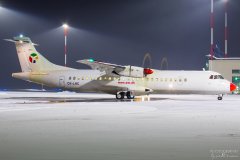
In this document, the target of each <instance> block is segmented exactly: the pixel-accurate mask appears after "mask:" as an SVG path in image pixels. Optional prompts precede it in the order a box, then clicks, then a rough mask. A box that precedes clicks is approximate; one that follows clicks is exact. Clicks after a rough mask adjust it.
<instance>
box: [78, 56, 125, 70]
mask: <svg viewBox="0 0 240 160" xmlns="http://www.w3.org/2000/svg"><path fill="white" fill-rule="evenodd" d="M77 62H78V63H82V64H86V65H88V66H90V67H91V68H92V69H95V70H100V71H101V72H102V71H105V72H106V73H112V72H115V73H119V72H121V71H123V70H125V69H126V67H125V66H121V65H117V64H111V63H105V62H100V61H96V60H94V59H83V60H79V61H77Z"/></svg>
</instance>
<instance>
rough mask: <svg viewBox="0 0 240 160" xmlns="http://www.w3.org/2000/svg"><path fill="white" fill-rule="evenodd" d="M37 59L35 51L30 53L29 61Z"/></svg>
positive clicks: (34, 61) (32, 61)
mask: <svg viewBox="0 0 240 160" xmlns="http://www.w3.org/2000/svg"><path fill="white" fill-rule="evenodd" d="M37 60H38V55H37V54H36V53H32V54H30V56H29V62H31V63H36V62H37Z"/></svg>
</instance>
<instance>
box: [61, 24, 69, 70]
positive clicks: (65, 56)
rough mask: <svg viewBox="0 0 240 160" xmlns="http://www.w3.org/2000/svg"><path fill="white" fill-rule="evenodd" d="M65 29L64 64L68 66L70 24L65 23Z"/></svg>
mask: <svg viewBox="0 0 240 160" xmlns="http://www.w3.org/2000/svg"><path fill="white" fill-rule="evenodd" d="M62 27H63V29H64V42H65V43H64V64H65V67H66V66H67V34H68V25H67V24H66V23H65V24H63V25H62Z"/></svg>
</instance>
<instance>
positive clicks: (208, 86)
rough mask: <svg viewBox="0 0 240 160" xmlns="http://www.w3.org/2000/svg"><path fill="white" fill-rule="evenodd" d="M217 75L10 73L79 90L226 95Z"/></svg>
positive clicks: (224, 83)
mask: <svg viewBox="0 0 240 160" xmlns="http://www.w3.org/2000/svg"><path fill="white" fill-rule="evenodd" d="M23 74H24V75H23ZM211 75H219V74H218V73H216V72H211V71H159V70H154V73H153V74H151V75H148V76H146V77H144V78H133V77H126V76H116V75H106V74H105V72H100V71H98V70H77V69H73V70H59V71H47V72H44V73H34V72H27V73H14V74H13V77H16V78H20V79H23V80H29V81H31V82H35V83H39V84H44V85H47V86H50V87H59V88H62V89H65V90H74V91H79V92H103V93H109V94H116V93H117V92H119V91H127V90H129V91H133V92H134V93H135V95H144V94H148V93H155V94H162V93H164V94H165V93H169V94H226V93H230V88H229V86H230V82H229V81H227V80H225V79H210V78H209V77H210V76H211Z"/></svg>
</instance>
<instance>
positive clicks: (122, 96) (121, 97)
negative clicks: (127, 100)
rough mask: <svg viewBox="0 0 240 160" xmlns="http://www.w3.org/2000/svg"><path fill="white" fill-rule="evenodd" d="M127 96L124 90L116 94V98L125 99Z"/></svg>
mask: <svg viewBox="0 0 240 160" xmlns="http://www.w3.org/2000/svg"><path fill="white" fill-rule="evenodd" d="M124 96H125V93H124V92H119V93H117V94H116V99H123V98H124Z"/></svg>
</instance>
